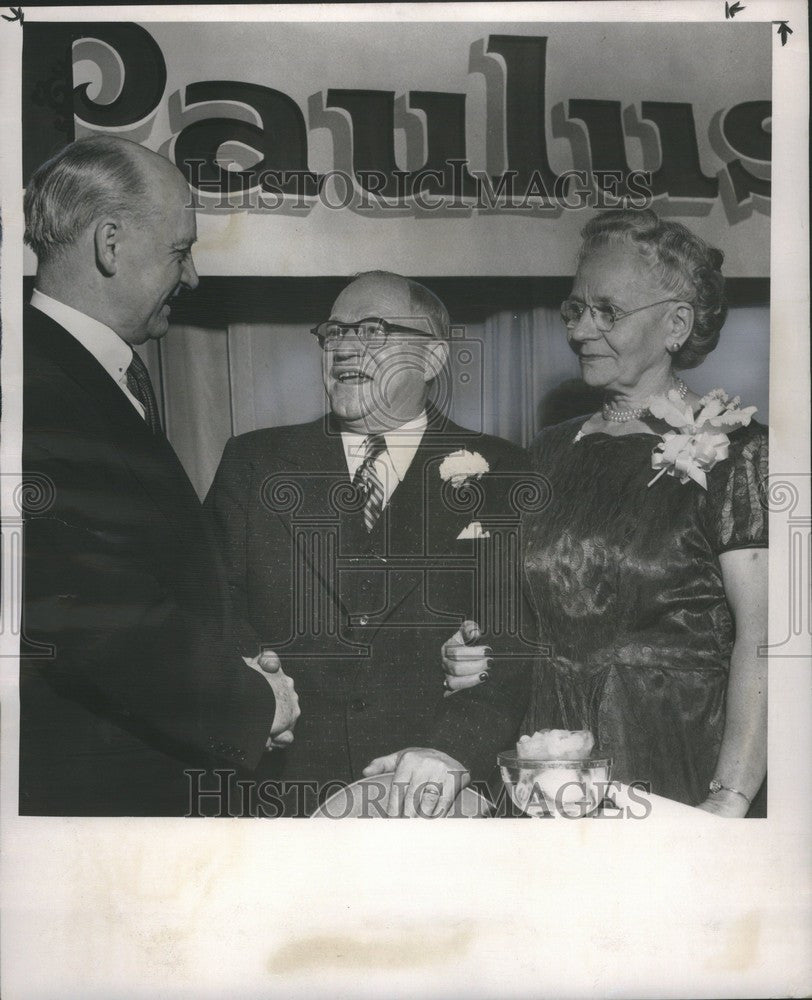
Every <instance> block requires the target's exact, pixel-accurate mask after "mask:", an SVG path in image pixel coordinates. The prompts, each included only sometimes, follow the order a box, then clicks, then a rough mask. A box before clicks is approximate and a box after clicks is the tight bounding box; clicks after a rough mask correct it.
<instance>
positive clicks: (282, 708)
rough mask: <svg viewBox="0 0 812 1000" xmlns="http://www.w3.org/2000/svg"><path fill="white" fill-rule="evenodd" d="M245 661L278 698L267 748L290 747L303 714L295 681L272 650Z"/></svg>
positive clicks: (245, 658) (246, 658)
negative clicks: (294, 730)
mask: <svg viewBox="0 0 812 1000" xmlns="http://www.w3.org/2000/svg"><path fill="white" fill-rule="evenodd" d="M243 659H244V660H245V662H246V664H247V665H248V666H249V667H251V669H252V670H256V671H257V673H260V674H262V676H263V677H264V678H265V680H266V681H267V682H268V684H270V686H271V690H272V691H273V693H274V698H276V712H275V713H274V717H273V723H272V724H271V732H270V735H269V737H268V741H267V743H266V744H265V746H266V747H267V749H268V750H276V749H280V748H284V747H286V746H290V744H291V743H292V742H293V727H294V726H295V725H296V721H297V719H298V718H299V716H300V715H301V714H302V713H301V710H300V708H299V696H298V695H297V694H296V688H295V687H294V686H293V680H292V679H291V678H290V677H288V675H287V674H286V673H285V671H284V670H283V669H282V663H281V661H280V659H279V657H278V656H277V655H276V653H274V652H273V650H271V649H265V650H263V651H262V652H261V653H260V654H259V656H255V657H253V658H252V659H248V657H245V656H244V657H243Z"/></svg>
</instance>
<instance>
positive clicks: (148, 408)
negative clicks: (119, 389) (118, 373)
mask: <svg viewBox="0 0 812 1000" xmlns="http://www.w3.org/2000/svg"><path fill="white" fill-rule="evenodd" d="M127 388H128V389H129V390H130V392H131V393H132V394H133V396H135V398H136V399H137V400H138V402H139V403H140V404H141V405H142V406H143V407H144V420H145V421H146V424H147V426H148V427H149V429H150V430H151V431H152V433H153V434H160V433H161V417H160V414H159V413H158V401H157V400H156V398H155V390H154V389H153V388H152V381H151V380H150V377H149V372H148V371H147V366H146V365H145V364H144V362H143V361H142V360H141V358H140V357H139V356H138V355H137V354H136V353H135V351H133V359H132V361H131V362H130V367H129V368H128V369H127Z"/></svg>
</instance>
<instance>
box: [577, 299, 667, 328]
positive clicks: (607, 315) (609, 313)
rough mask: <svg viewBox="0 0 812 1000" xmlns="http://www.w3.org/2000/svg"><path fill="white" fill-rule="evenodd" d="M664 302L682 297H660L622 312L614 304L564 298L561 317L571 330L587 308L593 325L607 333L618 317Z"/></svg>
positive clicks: (630, 314)
mask: <svg viewBox="0 0 812 1000" xmlns="http://www.w3.org/2000/svg"><path fill="white" fill-rule="evenodd" d="M666 302H682V299H660V301H659V302H649V304H648V305H647V306H638V308H637V309H630V310H629V311H628V312H623V311H622V310H621V309H618V308H617V307H616V306H611V305H607V306H591V305H589V303H587V302H581V300H580V299H565V300H564V301H563V302H562V303H561V319H563V320H564V326H566V327H567V329H568V330H571V329H572V328H573V327H574V326H577V325H578V322H579V320H580V319H581V317H582V316H583V315H584V312H585V310H587V309H588V310H589V312H590V313H591V315H592V319H593V320H594V322H595V326H596V327H597V328H598V329H599V330H600V332H601V333H609V331H610V330H611V329H612V327H613V326H614V325H615V323H617V321H618V320H619V319H625V318H626V317H627V316H632V315H634V313H638V312H642V311H643V310H644V309H653V308H654V306H662V305H665V303H666Z"/></svg>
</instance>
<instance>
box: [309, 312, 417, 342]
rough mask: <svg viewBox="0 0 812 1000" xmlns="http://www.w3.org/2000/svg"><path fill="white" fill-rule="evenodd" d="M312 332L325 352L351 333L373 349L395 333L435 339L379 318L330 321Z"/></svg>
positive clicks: (409, 327)
mask: <svg viewBox="0 0 812 1000" xmlns="http://www.w3.org/2000/svg"><path fill="white" fill-rule="evenodd" d="M310 332H311V333H312V334H313V336H314V337H315V338H316V339H317V340H318V342H319V346H320V347H321V348H322V349H323V350H328V349H330V348H333V347H335V346H336V344H338V343H340V342H341V341H342V340H343V339H344V338H345V337H346V336H347V334H350V333H354V334H355V336H356V337H357V338H358V340H359V341H360V342H361V343H362V344H363V345H364V347H371V348H373V349H378V348H380V347H383V345H384V344H385V343H386V341H387V340H388V339H389V337H390V336H391V335H392V334H393V333H408V334H411V335H412V336H415V337H430V338H431V339H434V334H433V333H426V331H425V330H415V329H414V327H411V326H400V325H399V324H398V323H391V322H390V321H389V320H386V319H380V318H379V317H377V316H367V317H366V319H359V320H357V321H356V322H354V323H340V322H339V321H338V320H335V319H328V320H325V321H324V322H323V323H319V325H318V326H314V327H313V329H312V330H311V331H310Z"/></svg>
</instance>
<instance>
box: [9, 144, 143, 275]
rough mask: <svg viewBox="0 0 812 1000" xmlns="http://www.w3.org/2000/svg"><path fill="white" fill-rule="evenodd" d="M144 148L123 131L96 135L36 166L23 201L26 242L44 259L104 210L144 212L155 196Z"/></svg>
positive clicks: (70, 239) (105, 211) (98, 216)
mask: <svg viewBox="0 0 812 1000" xmlns="http://www.w3.org/2000/svg"><path fill="white" fill-rule="evenodd" d="M128 147H133V148H128ZM140 151H141V147H140V146H138V145H137V144H136V143H132V142H129V141H128V140H126V139H121V138H119V137H118V136H110V135H94V136H89V137H87V138H85V139H77V140H76V142H72V143H71V144H70V145H69V146H66V147H65V148H64V149H62V150H60V152H59V153H57V154H56V156H54V157H52V158H51V159H50V160H47V161H46V162H45V163H43V164H42V165H41V166H40V167H39V168H38V169H37V171H36V173H35V174H34V175H33V177H32V178H31V180H30V181H29V183H28V187H27V188H26V192H25V200H24V202H23V206H24V210H25V242H26V243H27V244H28V245H29V246H30V247H31V249H32V250H33V251H34V253H35V254H36V255H37V259H38V260H39V263H40V264H43V263H45V262H47V261H49V260H50V259H51V258H53V257H54V256H55V255H57V254H58V253H59V252H60V251H62V250H63V249H64V248H65V247H68V246H70V245H71V244H72V243H74V242H75V241H76V239H77V238H78V237H79V236H80V234H81V233H82V232H84V231H85V229H87V227H88V226H90V225H91V224H92V223H93V222H94V221H95V220H96V219H99V218H101V217H102V216H105V215H113V216H116V215H118V216H121V215H124V216H130V217H132V216H133V215H134V214H135V213H136V212H137V213H138V214H139V215H141V214H143V212H144V209H145V208H146V207H147V205H149V204H150V203H151V199H150V197H149V185H148V182H147V178H146V176H145V171H144V170H143V168H142V166H141V164H140V163H139V162H138V152H140Z"/></svg>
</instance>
